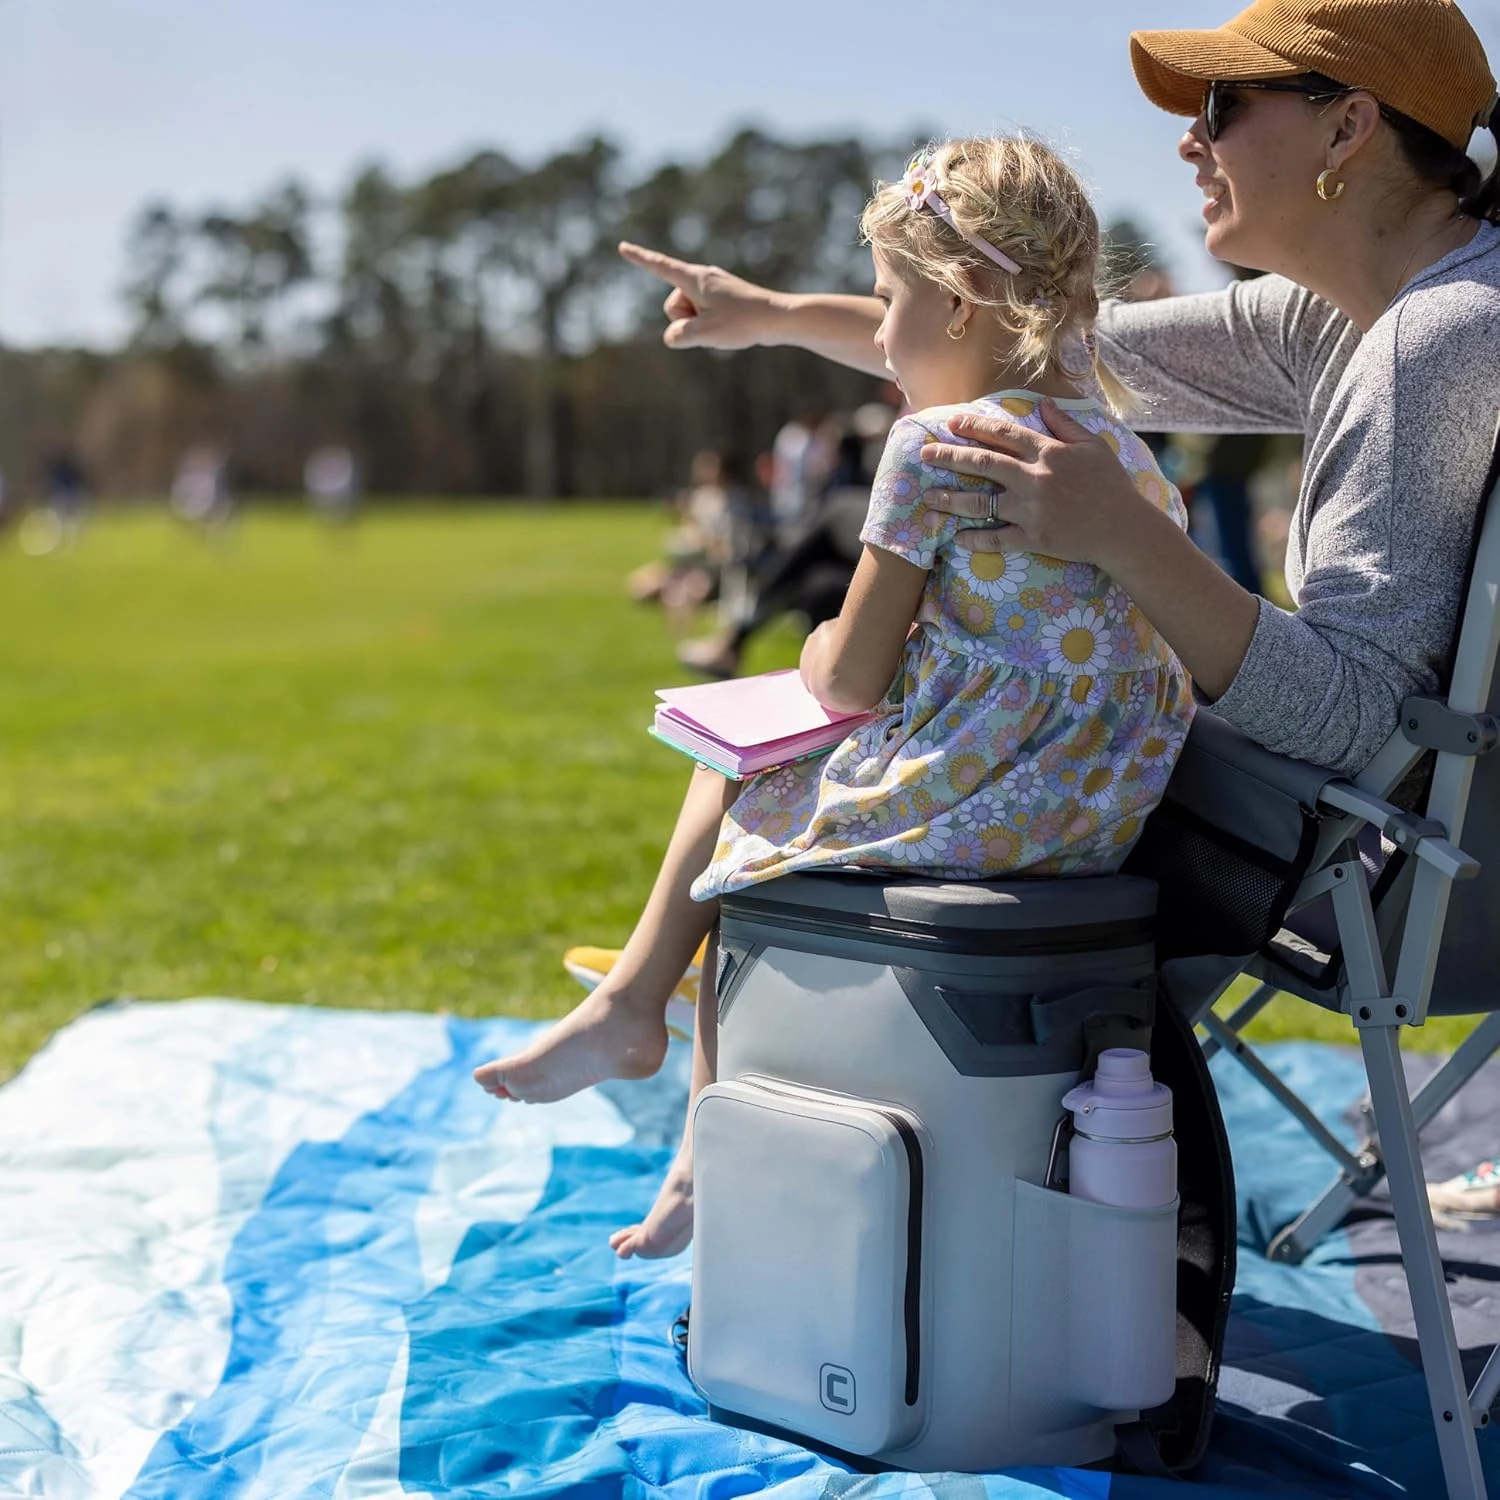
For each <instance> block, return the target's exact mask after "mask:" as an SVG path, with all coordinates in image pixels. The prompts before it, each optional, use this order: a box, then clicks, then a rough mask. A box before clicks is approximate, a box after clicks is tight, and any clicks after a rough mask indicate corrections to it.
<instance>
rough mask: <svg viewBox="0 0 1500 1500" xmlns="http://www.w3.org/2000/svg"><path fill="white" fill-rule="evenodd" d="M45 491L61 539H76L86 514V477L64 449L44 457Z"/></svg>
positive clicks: (67, 540)
mask: <svg viewBox="0 0 1500 1500" xmlns="http://www.w3.org/2000/svg"><path fill="white" fill-rule="evenodd" d="M46 494H47V502H46V503H47V504H48V506H50V507H51V509H52V510H53V511H54V512H55V514H56V515H57V518H58V521H59V522H60V523H61V526H62V539H63V541H64V542H65V543H67V542H72V541H76V540H77V538H78V536H79V535H80V533H81V532H82V531H83V523H84V521H85V519H86V518H87V516H88V505H89V491H88V480H87V479H86V478H85V476H84V472H83V466H82V465H81V464H80V463H79V462H78V460H77V459H76V458H75V457H74V456H73V454H72V453H71V452H70V451H69V450H68V449H66V448H63V449H59V450H58V451H57V452H56V453H54V454H53V455H52V457H51V458H50V459H48V460H47V473H46Z"/></svg>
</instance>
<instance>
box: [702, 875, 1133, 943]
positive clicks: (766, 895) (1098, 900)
mask: <svg viewBox="0 0 1500 1500" xmlns="http://www.w3.org/2000/svg"><path fill="white" fill-rule="evenodd" d="M723 909H724V912H725V915H726V916H727V915H730V914H743V915H744V916H745V917H746V918H749V919H751V920H754V919H755V918H756V917H757V916H758V915H762V914H764V915H763V918H762V919H763V920H774V917H772V916H771V913H772V912H773V911H776V910H778V909H779V910H780V911H784V912H787V913H788V914H789V915H790V914H791V913H792V912H793V911H799V912H801V913H805V915H806V916H808V917H821V918H822V919H824V920H825V921H830V922H832V923H833V924H834V925H842V923H841V920H840V919H841V918H842V919H844V920H846V921H847V920H848V919H850V918H852V919H854V921H855V923H856V924H858V923H859V921H860V919H861V918H865V919H868V918H876V919H880V918H887V919H895V921H897V922H899V923H902V924H903V925H904V924H908V923H909V924H911V925H912V926H915V927H925V928H931V929H937V930H943V929H947V930H950V931H953V930H957V931H970V932H1032V933H1035V932H1038V931H1047V930H1050V929H1056V928H1062V929H1068V928H1079V927H1094V926H1098V925H1101V924H1110V925H1114V924H1119V923H1125V924H1133V923H1141V924H1149V923H1150V922H1151V921H1152V919H1153V918H1154V916H1155V913H1156V882H1155V881H1152V880H1146V879H1143V878H1142V877H1140V876H1138V875H1086V876H1075V877H1069V878H1057V877H1049V878H1046V879H1038V880H1008V881H965V882H959V881H942V880H920V879H912V878H910V877H904V878H903V877H890V876H884V875H878V876H877V875H845V874H831V873H830V874H827V875H785V876H782V877H781V878H780V879H778V880H769V881H766V882H765V883H764V884H762V885H757V886H754V887H752V888H751V889H749V890H744V891H735V892H733V893H732V894H730V895H727V896H725V897H724V898H723Z"/></svg>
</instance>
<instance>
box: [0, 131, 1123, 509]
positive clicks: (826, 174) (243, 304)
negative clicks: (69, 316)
mask: <svg viewBox="0 0 1500 1500" xmlns="http://www.w3.org/2000/svg"><path fill="white" fill-rule="evenodd" d="M924 139H926V137H925V136H922V135H919V136H917V137H916V138H915V139H910V138H903V139H901V140H899V141H890V142H883V143H881V142H873V143H872V142H866V141H862V140H860V139H858V138H856V137H852V136H840V137H834V138H829V139H815V140H810V141H793V140H788V139H784V138H780V137H778V136H775V135H773V134H770V133H768V132H766V131H764V130H762V129H759V128H757V127H751V126H746V127H742V128H740V129H738V130H736V131H735V132H733V133H732V134H731V135H730V136H729V137H728V138H727V139H726V140H725V141H724V142H723V143H722V144H721V145H719V146H718V147H717V148H715V149H712V150H710V151H708V152H706V153H705V154H704V155H703V156H701V157H700V158H698V159H696V160H672V161H667V162H665V163H662V164H660V165H658V166H655V167H652V168H650V169H648V170H645V171H643V172H636V173H632V172H630V171H628V170H627V167H626V162H625V155H624V152H623V151H622V148H621V146H620V145H619V143H618V142H616V141H614V140H611V139H610V138H608V137H607V136H604V135H592V136H589V137H586V138H584V139H582V140H580V141H578V142H576V143H575V144H572V145H569V146H566V147H564V148H562V149H559V150H555V151H552V152H549V153H546V154H544V155H542V156H540V157H539V158H537V159H536V160H533V161H531V162H529V163H528V162H522V161H520V160H518V159H517V158H515V157H513V156H511V155H510V154H508V153H507V152H505V151H503V150H500V149H498V148H494V147H486V148H483V149H479V150H475V151H472V152H470V153H468V154H466V155H464V156H462V157H460V158H458V159H456V160H454V161H452V162H450V163H448V164H446V165H443V166H440V167H439V168H437V169H436V170H434V171H432V172H430V173H425V174H417V175H414V176H413V177H411V178H410V179H408V180H402V179H400V178H398V177H397V176H395V175H394V174H393V173H391V172H390V170H389V169H388V168H386V167H385V166H384V165H382V164H380V163H378V162H376V163H370V164H367V165H365V166H362V167H360V168H358V169H357V170H356V171H355V172H354V173H353V174H352V175H351V177H350V178H349V180H348V181H347V183H346V184H345V185H344V187H343V188H342V189H341V190H339V191H338V192H337V193H336V194H334V195H333V196H331V197H327V198H321V199H320V198H319V197H317V196H316V195H315V194H314V193H313V192H312V191H311V190H310V189H309V188H308V187H307V186H306V185H305V184H304V183H303V182H302V181H301V180H300V179H298V178H296V177H289V178H286V179H285V180H283V181H281V182H280V183H278V184H276V185H275V186H274V187H272V188H271V189H270V190H269V191H267V192H265V193H262V194H261V195H259V196H257V197H255V198H254V199H253V200H251V201H250V202H249V203H248V204H246V205H245V206H243V207H240V208H237V209H236V208H225V207H213V208H201V207H200V208H185V207H182V206H179V205H176V204H174V203H172V202H170V201H167V200H156V201H152V202H150V203H147V204H146V205H144V206H143V207H142V209H141V210H140V211H139V213H138V214H137V216H136V218H135V219H134V221H133V223H132V225H131V227H130V230H129V233H128V235H127V239H126V244H125V247H124V261H125V264H124V276H123V281H122V289H121V295H122V298H123V300H124V304H125V307H126V309H127V312H128V319H129V322H128V332H127V334H126V337H125V338H124V340H123V341H122V343H121V346H120V347H119V348H118V349H115V350H109V351H99V350H90V349H66V348H57V349H40V350H25V351H23V350H17V349H0V382H3V384H0V389H3V390H4V391H5V393H6V399H5V401H4V403H3V404H0V470H3V471H4V473H5V474H6V476H7V478H8V481H9V485H10V488H11V489H12V491H13V492H14V491H19V492H22V493H25V492H26V491H27V490H28V489H34V488H35V487H36V486H37V485H38V484H39V483H40V482H41V475H42V473H43V471H44V469H45V467H46V465H47V464H48V463H49V462H51V461H52V460H54V459H55V458H56V457H57V455H59V454H61V453H67V454H69V455H70V456H71V457H72V458H73V459H74V460H75V461H77V462H78V463H80V464H81V466H82V467H83V470H84V472H85V474H86V475H87V477H88V481H89V485H90V488H91V489H92V490H93V491H94V492H95V493H97V494H100V495H105V496H116V495H118V496H135V495H150V494H160V493H162V492H164V491H165V489H166V488H167V487H168V485H169V484H170V482H171V478H172V474H173V472H174V470H175V468H176V465H177V463H178V461H179V459H180V456H181V454H182V453H183V452H184V451H185V450H186V449H188V448H190V447H194V446H199V445H205V444H207V445H212V446H214V447H217V448H218V449H220V450H221V451H222V452H223V453H225V454H226V455H227V459H228V463H229V467H230V473H231V475H232V479H233V482H234V484H235V485H236V487H237V488H239V489H240V490H242V491H255V492H268V493H275V492H292V491H298V490H300V488H301V484H302V469H303V464H304V462H305V459H306V457H307V454H308V453H309V452H310V451H312V450H313V449H314V448H317V447H321V446H324V445H327V444H331V443H332V444H341V445H343V446H347V447H348V448H349V449H350V450H351V451H352V452H353V453H354V454H355V456H356V458H357V460H358V463H359V466H360V470H361V473H362V476H363V482H364V485H365V487H366V489H367V490H369V491H371V492H374V493H379V494H443V495H517V496H530V497H536V498H567V497H570V496H576V495H588V496H622V497H623V496H643V495H659V494H662V493H664V492H668V491H671V490H673V489H675V488H676V487H678V486H679V485H680V484H682V482H683V481H684V478H685V476H686V473H687V470H688V467H689V464H690V462H691V459H692V456H693V454H694V453H696V452H698V451H700V450H703V449H714V450H716V451H718V452H720V453H724V454H726V455H730V456H732V457H734V458H737V459H739V460H740V461H742V462H745V463H748V462H749V461H750V460H751V459H753V457H754V456H755V455H756V454H758V453H760V452H762V451H764V450H765V449H766V448H767V447H769V445H770V442H771V439H772V437H773V436H774V434H775V431H776V429H777V428H778V427H779V426H780V425H781V424H782V423H783V422H784V421H785V420H786V419H787V418H788V416H790V415H791V414H792V413H793V412H794V411H796V410H799V409H807V408H810V407H820V408H822V409H824V410H836V409H847V408H850V407H853V406H857V405H859V404H860V403H861V402H863V401H867V400H870V399H871V398H872V397H873V396H875V395H876V394H877V393H878V390H879V383H878V382H877V381H875V380H872V379H871V378H869V377H867V376H862V375H859V374H857V373H856V372H854V371H850V370H843V369H840V368H838V367H836V366H833V365H830V364H828V363H827V362H826V361H824V360H820V359H818V358H816V357H815V356H812V355H809V354H806V353H803V352H801V351H797V350H788V349H751V350H746V351H743V352H741V353H738V354H735V355H732V356H723V355H717V354H713V353H709V352H706V351H691V352H688V353H675V352H673V351H670V350H667V349H665V348H664V347H663V345H662V343H661V329H662V319H661V310H660V309H661V301H662V297H663V295H664V292H665V289H664V288H663V287H661V286H660V285H658V284H657V283H656V282H655V281H654V280H653V279H652V278H650V277H648V276H646V275H644V274H643V273H641V272H640V271H638V270H635V269H634V268H633V267H630V266H628V265H627V264H626V263H625V262H623V261H622V260H621V259H620V258H619V256H618V254H617V253H616V248H615V247H616V244H617V242H618V241H619V240H621V239H632V240H636V241H639V242H641V243H644V244H648V245H652V246H655V247H657V248H659V249H662V250H665V251H667V252H668V253H671V254H674V255H679V256H681V257H683V258H684V259H690V260H698V261H706V262H710V263H714V264H718V265H721V266H724V267H725V268H726V269H728V270H731V271H734V272H737V273H738V274H740V275H744V276H747V277H749V278H750V279H752V280H755V281H759V282H764V283H766V284H769V285H772V286H776V287H780V288H784V289H788V290H799V289H800V290H809V289H820V290H828V291H850V292H858V291H865V290H867V289H868V283H869V280H870V263H869V252H868V250H867V249H866V248H864V247H863V246H861V245H860V244H859V243H858V239H857V230H856V226H857V223H858V218H859V212H860V209H861V207H862V206H863V204H864V202H865V200H866V199H867V197H868V196H869V193H870V191H871V188H872V186H873V185H874V183H875V182H876V181H877V180H879V179H889V178H891V177H894V176H897V175H899V173H900V171H901V170H902V167H903V165H904V163H905V161H906V159H907V157H908V156H909V155H910V153H911V150H912V149H913V147H914V146H915V145H919V144H921V142H922V140H924ZM1108 237H1109V240H1110V244H1111V247H1112V250H1113V252H1114V255H1115V258H1116V259H1117V260H1122V261H1123V262H1124V269H1125V270H1127V271H1128V270H1129V269H1133V268H1135V267H1136V266H1138V265H1139V264H1141V263H1142V262H1143V261H1145V260H1146V259H1149V257H1150V250H1149V247H1148V246H1147V245H1146V241H1145V237H1144V235H1143V234H1142V233H1141V231H1140V230H1139V229H1138V227H1137V226H1136V225H1135V224H1134V223H1133V222H1132V221H1129V220H1121V221H1118V222H1117V223H1116V224H1114V225H1112V226H1110V229H1109V236H1108Z"/></svg>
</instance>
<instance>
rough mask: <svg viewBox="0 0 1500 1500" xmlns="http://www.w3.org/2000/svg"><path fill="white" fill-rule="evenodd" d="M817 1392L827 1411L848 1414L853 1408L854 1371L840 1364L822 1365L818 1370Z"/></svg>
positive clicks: (842, 1414)
mask: <svg viewBox="0 0 1500 1500" xmlns="http://www.w3.org/2000/svg"><path fill="white" fill-rule="evenodd" d="M818 1394H819V1396H820V1397H821V1398H822V1401H823V1405H824V1406H826V1407H827V1408H828V1410H829V1411H836V1412H838V1413H839V1414H840V1415H841V1416H848V1415H849V1414H850V1413H851V1412H853V1410H854V1373H853V1371H851V1370H846V1369H845V1368H844V1367H843V1366H842V1365H824V1366H823V1368H822V1369H821V1370H819V1371H818Z"/></svg>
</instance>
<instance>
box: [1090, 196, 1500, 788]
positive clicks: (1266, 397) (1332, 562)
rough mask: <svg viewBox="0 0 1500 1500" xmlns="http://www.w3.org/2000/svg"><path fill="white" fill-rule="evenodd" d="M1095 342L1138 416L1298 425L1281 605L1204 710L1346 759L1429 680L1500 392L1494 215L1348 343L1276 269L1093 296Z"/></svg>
mask: <svg viewBox="0 0 1500 1500" xmlns="http://www.w3.org/2000/svg"><path fill="white" fill-rule="evenodd" d="M1099 343H1100V352H1101V353H1102V354H1103V355H1104V357H1105V358H1106V359H1107V360H1108V361H1109V362H1110V363H1111V364H1112V365H1113V367H1114V368H1115V369H1116V370H1117V371H1119V373H1120V374H1121V375H1123V376H1124V377H1125V379H1126V380H1127V381H1129V382H1130V383H1131V384H1132V385H1134V386H1135V387H1136V388H1137V389H1138V390H1140V391H1141V392H1142V393H1143V395H1145V396H1147V397H1148V398H1149V399H1150V400H1151V405H1150V406H1149V408H1148V414H1147V415H1146V417H1145V418H1144V419H1143V421H1144V425H1148V426H1152V427H1157V426H1159V427H1162V428H1167V429H1170V430H1176V431H1201V432H1288V431H1292V432H1297V431H1300V432H1303V433H1305V434H1306V438H1307V449H1306V456H1305V461H1304V465H1303V473H1302V486H1301V493H1300V494H1299V496H1298V500H1297V507H1296V510H1295V512H1294V513H1293V516H1292V527H1291V536H1290V538H1289V541H1288V547H1287V560H1286V575H1287V585H1288V587H1289V588H1290V590H1291V593H1292V597H1293V598H1294V599H1295V600H1296V603H1297V609H1296V612H1295V613H1294V614H1286V613H1284V612H1283V611H1281V610H1279V609H1277V608H1276V607H1275V606H1274V605H1272V604H1269V603H1268V602H1266V601H1265V600H1262V601H1261V606H1260V618H1259V621H1258V622H1257V625H1256V629H1255V634H1254V636H1253V638H1252V639H1251V642H1250V647H1249V650H1248V651H1247V653H1246V655H1245V659H1244V661H1243V662H1242V663H1241V665H1240V668H1239V671H1238V673H1237V674H1236V676H1235V678H1234V681H1233V682H1232V683H1231V684H1230V686H1229V688H1228V689H1227V690H1226V691H1225V692H1224V694H1223V695H1222V696H1221V697H1220V698H1219V700H1218V701H1217V702H1216V703H1215V704H1214V705H1213V707H1214V710H1215V712H1217V713H1220V714H1222V715H1223V716H1224V717H1225V718H1227V719H1229V720H1230V721H1232V722H1233V723H1235V724H1237V725H1238V726H1239V727H1240V728H1241V729H1243V730H1244V731H1245V732H1246V733H1247V734H1249V735H1251V736H1252V737H1253V738H1254V739H1256V740H1258V741H1260V743H1262V744H1264V745H1266V746H1267V747H1268V748H1270V749H1272V750H1276V751H1278V752H1279V753H1281V754H1283V755H1293V756H1297V757H1299V758H1300V759H1303V760H1310V761H1314V762H1316V763H1318V764H1321V765H1326V766H1331V767H1333V768H1334V769H1336V770H1340V771H1345V772H1355V771H1358V770H1359V769H1361V768H1362V767H1363V766H1364V765H1365V764H1366V763H1367V762H1368V761H1369V760H1370V758H1371V757H1372V756H1373V755H1374V754H1375V752H1376V751H1377V750H1379V749H1380V747H1381V745H1383V744H1384V743H1385V741H1386V739H1387V738H1389V736H1390V734H1391V733H1392V731H1393V730H1394V729H1395V726H1396V718H1397V712H1398V710H1399V708H1400V704H1401V700H1402V699H1403V698H1404V697H1405V696H1406V695H1407V694H1408V693H1413V692H1430V691H1432V690H1434V689H1435V688H1436V687H1437V686H1438V685H1439V683H1440V681H1441V680H1442V676H1443V673H1444V668H1445V663H1446V659H1447V656H1448V653H1449V650H1450V648H1451V644H1452V638H1453V632H1454V628H1455V625H1456V622H1457V619H1458V615H1459V610H1460V608H1461V605H1462V590H1463V585H1464V580H1465V577H1466V573H1467V568H1468V560H1469V554H1470V550H1471V547H1472V544H1473V536H1474V522H1475V516H1476V512H1477V508H1478V504H1479V501H1480V498H1481V494H1480V492H1481V489H1482V486H1483V482H1484V476H1485V473H1486V471H1487V468H1488V464H1489V456H1490V451H1491V443H1492V439H1493V437H1494V431H1495V415H1496V405H1497V401H1500V230H1496V229H1495V228H1494V227H1493V226H1490V225H1480V226H1479V229H1478V232H1477V233H1476V235H1475V236H1474V238H1473V240H1472V241H1471V242H1470V243H1469V244H1468V245H1467V246H1465V247H1463V248H1462V249H1460V250H1456V251H1454V252H1453V253H1452V254H1450V255H1448V256H1445V257H1444V258H1443V259H1442V260H1440V261H1439V262H1437V263H1436V264H1435V265H1433V266H1431V267H1429V268H1428V269H1427V270H1426V271H1424V272H1423V273H1421V274H1420V275H1419V276H1417V277H1414V278H1413V279H1412V280H1411V281H1410V282H1409V283H1408V284H1407V286H1406V287H1405V288H1404V289H1403V290H1402V292H1401V294H1400V295H1399V297H1398V298H1397V299H1396V301H1395V302H1394V303H1393V304H1392V305H1391V307H1390V308H1388V309H1387V311H1386V312H1385V313H1384V315H1383V316H1382V317H1381V318H1380V319H1379V320H1378V321H1377V322H1376V323H1375V325H1374V326H1373V327H1372V328H1371V329H1370V330H1369V331H1368V332H1367V333H1366V334H1365V335H1364V336H1363V337H1362V338H1361V336H1360V334H1359V331H1358V330H1357V329H1356V328H1355V327H1354V326H1353V325H1352V324H1351V323H1349V321H1348V320H1347V319H1346V318H1344V316H1343V315H1342V314H1341V313H1339V312H1338V311H1337V310H1336V309H1334V308H1332V307H1331V306H1329V305H1328V304H1327V303H1325V302H1322V301H1321V300H1320V299H1318V298H1317V297H1314V296H1313V295H1312V294H1311V293H1310V292H1307V291H1305V290H1303V289H1301V288H1299V287H1296V286H1294V285H1293V284H1292V283H1290V282H1288V281H1285V280H1283V279H1281V278H1279V277H1264V278H1262V279H1260V280H1258V281H1251V282H1237V283H1235V284H1234V285H1232V286H1230V287H1228V288H1227V289H1226V290H1225V291H1223V292H1214V293H1208V294H1205V295H1202V296H1194V297H1178V298H1169V299H1166V300H1164V301H1161V302H1154V303H1138V304H1130V305H1127V304H1123V303H1108V304H1106V307H1105V309H1104V311H1103V313H1102V314H1101V318H1100V326H1099Z"/></svg>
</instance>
